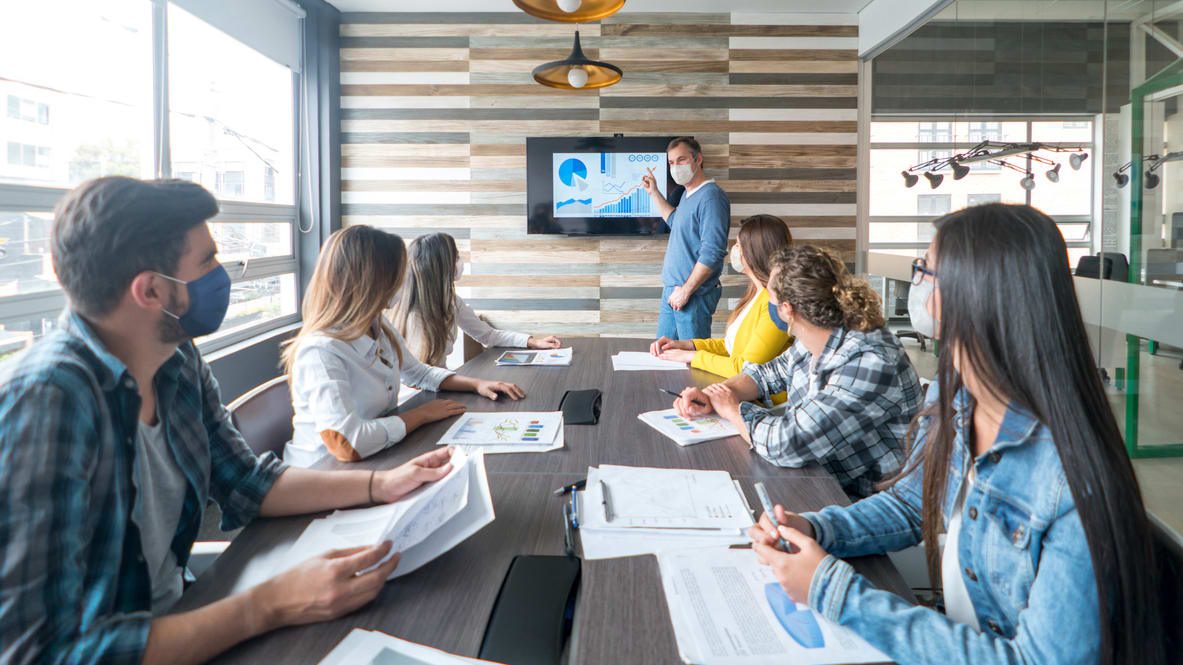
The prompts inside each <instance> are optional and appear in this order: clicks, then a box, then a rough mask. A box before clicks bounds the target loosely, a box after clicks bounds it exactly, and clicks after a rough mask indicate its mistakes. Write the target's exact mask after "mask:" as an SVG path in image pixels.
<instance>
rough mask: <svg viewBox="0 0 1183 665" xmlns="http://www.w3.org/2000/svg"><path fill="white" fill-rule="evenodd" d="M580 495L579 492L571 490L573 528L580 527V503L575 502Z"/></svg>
mask: <svg viewBox="0 0 1183 665" xmlns="http://www.w3.org/2000/svg"><path fill="white" fill-rule="evenodd" d="M578 496H579V492H571V528H572V529H578V528H579V504H577V503H575V498H576V497H578Z"/></svg>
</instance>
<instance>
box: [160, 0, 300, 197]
mask: <svg viewBox="0 0 1183 665" xmlns="http://www.w3.org/2000/svg"><path fill="white" fill-rule="evenodd" d="M168 51H169V91H168V92H169V124H170V129H171V139H170V150H171V153H172V160H173V168H174V169H177V166H178V165H179V164H184V165H185V167H184V170H185V171H195V172H197V173H210V172H213V173H216V174H217V175H216V184H215V189H216V190H217V193H218V196H219V198H224V199H233V200H237V201H256V202H276V203H284V204H291V203H292V202H293V199H294V192H295V190H294V188H293V186H292V184H293V183H294V182H295V179H294V177H293V173H294V171H295V150H294V142H295V134H294V130H293V129H292V127H293V124H292V123H293V122H294V113H295V110H294V103H295V96H294V94H293V88H292V72H291V70H289V69H288V68H287V67H284V66H283V65H280V64H278V63H276V62H274V61H272V60H270V59H268V58H267V57H266V56H264V55H262V54H260V53H259V52H258V51H255V50H254V49H252V48H250V47H248V46H245V45H244V44H242V43H240V42H238V41H235V40H234V39H233V38H231V37H230V36H228V35H226V34H225V33H223V32H220V31H218V30H217V29H216V28H214V27H212V26H210V25H209V24H207V23H205V22H203V21H202V20H201V19H198V18H197V17H195V16H193V15H192V14H190V13H188V12H186V11H184V10H182V9H179V8H177V7H176V6H170V7H169V12H168ZM268 171H270V172H271V173H272V175H271V183H272V190H273V191H272V192H271V195H270V197H268V192H267V173H268ZM277 176H278V177H277ZM277 183H278V187H277Z"/></svg>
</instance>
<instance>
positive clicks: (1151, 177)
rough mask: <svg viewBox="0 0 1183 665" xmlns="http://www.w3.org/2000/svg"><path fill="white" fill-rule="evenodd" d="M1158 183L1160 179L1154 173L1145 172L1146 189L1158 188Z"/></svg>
mask: <svg viewBox="0 0 1183 665" xmlns="http://www.w3.org/2000/svg"><path fill="white" fill-rule="evenodd" d="M1160 181H1161V178H1159V177H1158V174H1157V173H1155V172H1154V171H1147V172H1146V189H1154V188H1155V187H1158V183H1159V182H1160Z"/></svg>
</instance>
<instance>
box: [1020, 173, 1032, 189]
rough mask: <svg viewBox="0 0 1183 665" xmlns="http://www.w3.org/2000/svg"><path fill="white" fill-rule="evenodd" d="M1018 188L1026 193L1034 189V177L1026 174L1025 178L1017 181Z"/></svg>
mask: <svg viewBox="0 0 1183 665" xmlns="http://www.w3.org/2000/svg"><path fill="white" fill-rule="evenodd" d="M1019 187H1022V188H1023V189H1025V190H1027V191H1028V192H1029V191H1031V190H1033V189H1035V176H1034V175H1032V174H1030V173H1028V174H1027V176H1026V177H1025V178H1023V179H1022V180H1020V181H1019Z"/></svg>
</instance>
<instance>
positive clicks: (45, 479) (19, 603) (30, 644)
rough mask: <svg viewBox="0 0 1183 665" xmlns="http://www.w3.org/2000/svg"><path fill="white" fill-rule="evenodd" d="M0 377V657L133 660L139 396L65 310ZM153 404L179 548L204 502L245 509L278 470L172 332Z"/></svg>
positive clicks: (186, 546) (139, 618)
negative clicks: (173, 489) (178, 485)
mask: <svg viewBox="0 0 1183 665" xmlns="http://www.w3.org/2000/svg"><path fill="white" fill-rule="evenodd" d="M6 369H8V370H9V372H8V374H9V376H8V377H7V379H0V388H2V390H0V500H2V501H3V504H0V505H3V509H2V510H0V662H3V663H33V662H37V663H83V662H85V663H139V662H140V661H141V659H142V657H143V652H144V648H145V646H146V645H147V641H148V629H149V625H150V623H151V620H152V615H151V613H150V611H149V608H150V607H151V598H152V589H151V581H150V579H149V571H148V568H147V565H146V564H145V562H144V556H143V551H142V548H141V545H140V533H139V531H138V529H137V528H136V525H135V523H134V522H132V520H131V513H132V506H133V504H134V502H135V486H134V484H133V469H134V461H135V445H134V443H135V436H136V429H137V426H138V424H137V423H138V418H139V409H140V397H139V392H138V390H137V388H136V383H135V380H134V379H133V378H132V377H131V374H130V373H128V371H127V368H126V367H125V366H124V364H123V363H122V362H121V361H120V360H119V359H117V358H116V357H115V356H113V355H112V354H111V353H110V352H108V351H107V350H106V349H105V348H104V347H103V344H102V342H101V341H100V340H99V338H98V337H97V336H96V335H95V334H94V332H93V331H92V330H91V328H90V326H89V325H88V324H87V323H86V322H85V321H84V320H83V319H82V317H80V316H79V315H77V314H75V313H71V312H69V311H67V312H66V313H65V314H63V315H62V320H61V322H60V326H59V329H58V330H56V331H54V332H53V333H51V334H50V335H48V336H47V337H46V338H45V339H44V340H42V341H41V342H39V343H38V344H36V345H35V346H34V347H33V348H32V349H30V350H29V351H28V352H26V353H25V354H24V355H23V356H21V357H20V358H18V359H17V360H14V361H13V362H12V363H11V364H10V367H9V368H6ZM154 381H155V385H156V395H157V413H158V414H159V416H160V419H161V423H162V426H163V431H164V433H165V437H166V439H167V441H168V444H169V450H170V451H171V452H172V454H173V457H174V458H175V460H176V462H177V466H178V467H180V469H181V471H182V472H183V473H184V475H185V479H186V481H187V485H188V491H187V492H186V495H185V501H184V505H183V507H182V509H181V516H180V522H179V523H178V524H177V530H176V533H175V534H174V535H173V539H172V549H173V552H174V554H176V557H177V562H178V564H179V565H181V566H184V565H185V564H186V562H187V561H188V559H189V550H190V548H191V547H192V545H193V541H194V540H195V539H196V537H197V531H198V528H199V527H200V525H201V516H202V513H203V511H204V508H205V505H206V503H207V501H209V500H210V499H212V500H214V501H216V502H217V503H218V505H219V507H220V508H221V509H222V513H223V518H222V528H223V529H233V528H237V527H239V526H241V525H243V524H245V523H247V522H249V521H250V520H251V519H252V518H254V517H255V515H256V514H257V513H258V511H259V506H260V505H261V504H262V502H263V497H264V496H266V494H267V492H268V491H269V490H270V489H271V485H272V483H274V482H275V479H276V478H277V477H279V474H280V473H282V472H283V469H284V467H283V465H282V463H281V462H280V461H279V460H278V459H277V458H276V457H275V456H274V455H271V454H268V455H264V456H263V457H261V458H257V457H255V455H254V454H253V453H252V452H251V451H250V449H249V448H247V446H246V443H245V442H244V441H243V439H242V436H241V435H240V434H239V433H238V431H237V430H236V429H235V428H234V426H233V425H232V424H231V423H230V416H229V414H228V413H227V411H226V409H225V408H224V407H223V406H222V403H221V396H220V394H219V392H218V383H217V381H215V380H214V377H213V375H212V374H211V373H210V369H209V366H208V365H206V364H205V362H204V361H203V360H202V359H201V356H200V355H199V354H198V352H197V349H196V348H195V347H194V346H193V345H192V344H191V343H186V344H184V345H183V346H181V347H180V348H179V349H177V351H176V353H175V354H174V355H173V357H172V358H170V359H169V360H168V361H167V362H165V364H164V365H163V366H162V367H161V368H160V370H159V371H157V373H156V377H155V379H154Z"/></svg>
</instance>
